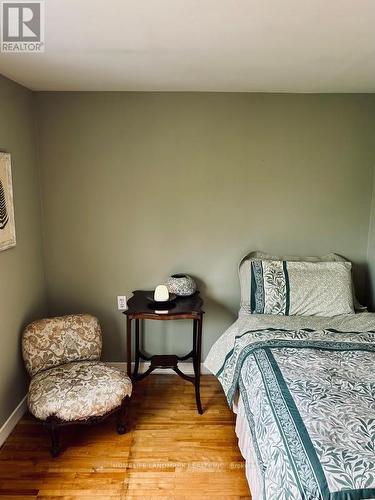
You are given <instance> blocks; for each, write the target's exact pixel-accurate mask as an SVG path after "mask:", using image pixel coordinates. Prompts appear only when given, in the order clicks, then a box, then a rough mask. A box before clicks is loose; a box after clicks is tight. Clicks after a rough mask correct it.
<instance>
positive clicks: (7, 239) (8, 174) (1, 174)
mask: <svg viewBox="0 0 375 500" xmlns="http://www.w3.org/2000/svg"><path fill="white" fill-rule="evenodd" d="M15 245H16V227H15V220H14V206H13V187H12V167H11V157H10V154H9V153H2V152H0V251H2V250H7V249H8V248H12V247H14V246H15Z"/></svg>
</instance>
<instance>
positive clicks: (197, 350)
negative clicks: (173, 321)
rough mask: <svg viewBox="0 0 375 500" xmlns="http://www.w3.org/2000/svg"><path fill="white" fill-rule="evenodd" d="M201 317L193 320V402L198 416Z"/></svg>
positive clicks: (199, 404)
mask: <svg viewBox="0 0 375 500" xmlns="http://www.w3.org/2000/svg"><path fill="white" fill-rule="evenodd" d="M202 321H203V318H202V316H201V317H200V318H199V319H195V320H194V340H193V346H194V373H195V381H194V386H195V402H196V405H197V410H198V413H199V414H200V415H202V413H203V410H202V404H201V395H200V379H201V349H202Z"/></svg>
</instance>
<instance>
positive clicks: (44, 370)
mask: <svg viewBox="0 0 375 500" xmlns="http://www.w3.org/2000/svg"><path fill="white" fill-rule="evenodd" d="M101 351H102V335H101V330H100V325H99V322H98V320H97V319H96V318H94V317H93V316H90V315H88V314H76V315H71V316H62V317H59V318H51V319H42V320H39V321H34V322H33V323H31V324H30V325H28V326H27V327H26V329H25V331H24V333H23V337H22V353H23V359H24V361H25V364H26V368H27V370H28V372H29V374H30V376H31V382H30V387H29V393H28V407H29V410H30V412H31V413H32V414H33V415H34V416H35V417H36V418H37V419H39V420H41V421H43V422H44V423H45V425H46V426H47V427H48V429H49V431H50V435H51V453H52V455H53V456H57V455H58V454H59V452H60V446H59V435H58V430H59V427H61V426H63V425H67V424H72V423H78V424H82V423H83V424H88V423H94V422H96V421H98V420H101V419H103V418H104V417H106V416H108V415H109V414H111V413H113V412H114V411H118V421H117V431H118V433H119V434H123V433H124V432H125V424H124V418H125V415H124V413H125V401H126V399H127V398H128V397H130V395H131V391H132V384H131V381H130V379H129V378H128V377H127V376H126V375H125V373H123V372H122V371H120V370H118V369H116V368H112V367H110V366H107V365H106V364H105V363H102V362H100V361H99V359H100V355H101Z"/></svg>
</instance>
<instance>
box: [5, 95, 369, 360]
mask: <svg viewBox="0 0 375 500" xmlns="http://www.w3.org/2000/svg"><path fill="white" fill-rule="evenodd" d="M37 110H38V126H39V144H40V160H41V179H42V193H43V207H44V211H43V214H44V219H43V224H44V226H43V227H44V234H45V248H44V250H45V269H46V277H47V296H48V300H49V312H50V313H51V314H60V313H66V312H71V311H91V312H93V313H94V314H97V315H98V316H99V318H100V320H101V322H102V325H103V327H104V335H105V338H104V343H105V358H106V359H108V360H124V356H125V342H124V321H123V317H122V315H121V314H120V313H118V312H117V311H116V295H118V294H127V295H129V294H130V292H131V290H133V289H136V288H143V289H144V288H153V287H154V286H155V285H156V284H158V283H160V282H162V281H163V280H164V279H165V278H166V277H167V276H168V274H169V273H172V272H178V271H179V272H187V273H190V274H192V275H193V276H195V277H196V278H197V280H198V282H199V285H200V288H201V290H202V293H203V296H204V299H205V303H206V304H205V310H206V313H207V314H206V323H205V327H204V355H205V354H206V353H207V351H208V349H209V347H210V346H211V344H212V343H213V342H214V341H215V340H216V339H217V338H218V336H219V335H220V334H221V333H222V332H223V330H224V329H225V328H226V326H227V325H229V324H230V323H231V322H232V320H233V319H234V317H235V315H236V312H237V310H238V305H239V286H238V279H237V269H236V266H237V263H238V261H239V259H240V258H241V256H242V255H243V254H244V253H246V252H248V251H250V250H255V249H259V250H264V251H268V252H273V253H279V252H280V253H294V254H300V255H307V254H312V255H315V254H323V253H326V252H331V251H334V252H338V253H340V254H343V255H345V256H346V257H348V258H350V259H352V260H353V261H354V262H355V264H356V267H357V274H356V276H357V285H358V288H359V295H360V297H361V298H362V300H364V298H365V295H366V292H367V290H366V285H365V280H366V276H367V268H366V260H367V246H368V230H369V216H370V205H371V194H372V179H373V171H372V168H373V166H374V159H375V151H374V149H375V144H374V143H375V141H374V140H373V139H374V133H373V125H374V116H375V96H374V95H344V94H340V95H291V94H282V95H281V94H219V93H208V94H207V93H195V94H190V93H115V92H109V93H95V92H90V93H74V92H73V93H65V92H61V93H39V94H38V95H37ZM18 219H20V217H18ZM0 257H1V255H0ZM188 328H189V327H188V325H187V324H179V325H177V324H176V323H174V322H173V323H171V322H168V323H164V322H160V323H156V324H154V325H149V326H148V328H147V336H146V337H147V338H146V350H148V351H151V352H164V351H170V352H172V351H174V350H176V351H177V352H181V353H182V352H184V351H185V350H186V349H187V348H188V346H189V343H190V341H191V335H190V333H189V330H188Z"/></svg>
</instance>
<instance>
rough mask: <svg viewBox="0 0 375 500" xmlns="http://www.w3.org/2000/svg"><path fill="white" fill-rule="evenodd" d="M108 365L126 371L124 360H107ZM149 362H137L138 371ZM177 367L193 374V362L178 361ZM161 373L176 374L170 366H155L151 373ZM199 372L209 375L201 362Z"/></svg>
mask: <svg viewBox="0 0 375 500" xmlns="http://www.w3.org/2000/svg"><path fill="white" fill-rule="evenodd" d="M107 364H108V365H110V366H113V367H115V368H119V369H120V370H123V371H126V363H124V362H109V361H108V362H107ZM149 364H150V363H148V362H147V361H145V362H142V363H140V364H139V373H144V372H145V371H146V370H147V368H148V366H149ZM178 367H179V368H180V370H181V371H182V372H183V373H185V374H186V375H194V368H193V363H192V362H190V363H182V362H181V363H178ZM133 370H134V362H133V363H132V371H133ZM160 373H162V374H163V375H176V372H174V371H173V370H172V369H171V368H157V369H156V370H154V371H153V372H152V374H160ZM201 374H202V375H209V374H211V372H210V371H209V370H208V369H207V368H206V367H205V366H204V365H203V363H201Z"/></svg>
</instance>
